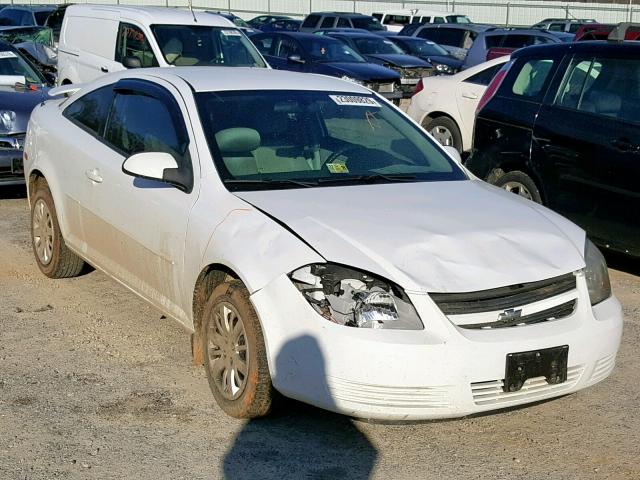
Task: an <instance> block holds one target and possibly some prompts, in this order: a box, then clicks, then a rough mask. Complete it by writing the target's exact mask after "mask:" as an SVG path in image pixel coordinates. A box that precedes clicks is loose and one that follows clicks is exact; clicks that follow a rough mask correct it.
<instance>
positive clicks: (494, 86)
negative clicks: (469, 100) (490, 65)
mask: <svg viewBox="0 0 640 480" xmlns="http://www.w3.org/2000/svg"><path fill="white" fill-rule="evenodd" d="M509 68H511V62H507V63H505V64H504V66H503V67H502V68H501V69H500V70H499V71H498V73H496V75H495V77H493V80H491V83H489V86H488V87H487V89H486V90H485V91H484V95H482V98H481V99H480V102H478V107H477V108H476V115H477V114H478V112H479V111H480V110H482V109H483V108H484V107H485V105H486V104H487V103H489V100H491V99H492V98H493V96H494V95H495V94H496V92H497V91H498V89H499V88H500V85H502V81H503V80H504V77H506V76H507V72H508V71H509Z"/></svg>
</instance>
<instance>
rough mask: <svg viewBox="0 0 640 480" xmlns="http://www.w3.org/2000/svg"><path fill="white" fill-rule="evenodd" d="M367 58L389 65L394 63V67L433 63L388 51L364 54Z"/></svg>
mask: <svg viewBox="0 0 640 480" xmlns="http://www.w3.org/2000/svg"><path fill="white" fill-rule="evenodd" d="M364 57H365V58H366V59H367V60H370V61H373V62H376V63H381V62H382V63H383V64H388V65H393V66H394V67H402V68H412V67H423V68H428V67H430V66H431V64H429V63H427V62H425V61H424V60H422V59H420V58H418V57H414V56H412V55H404V54H401V53H388V54H375V55H364Z"/></svg>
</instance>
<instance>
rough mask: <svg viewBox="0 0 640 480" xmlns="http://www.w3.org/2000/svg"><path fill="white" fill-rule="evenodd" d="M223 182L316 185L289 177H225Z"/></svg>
mask: <svg viewBox="0 0 640 480" xmlns="http://www.w3.org/2000/svg"><path fill="white" fill-rule="evenodd" d="M223 182H224V183H225V184H230V185H297V186H298V187H305V188H310V187H314V186H316V185H317V183H315V182H313V183H312V182H303V181H300V180H292V179H289V178H283V179H273V178H261V179H258V178H254V179H237V178H234V179H227V180H223Z"/></svg>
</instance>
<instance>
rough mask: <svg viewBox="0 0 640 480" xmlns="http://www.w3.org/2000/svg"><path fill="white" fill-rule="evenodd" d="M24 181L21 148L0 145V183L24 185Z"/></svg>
mask: <svg viewBox="0 0 640 480" xmlns="http://www.w3.org/2000/svg"><path fill="white" fill-rule="evenodd" d="M0 140H1V138H0ZM0 145H1V144H0ZM16 146H17V145H16ZM20 147H21V146H20ZM24 183H25V182H24V167H23V165H22V148H2V146H0V185H24Z"/></svg>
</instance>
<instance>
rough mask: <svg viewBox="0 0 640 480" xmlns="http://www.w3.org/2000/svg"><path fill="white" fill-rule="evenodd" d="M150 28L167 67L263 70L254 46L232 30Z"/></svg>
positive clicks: (186, 26)
mask: <svg viewBox="0 0 640 480" xmlns="http://www.w3.org/2000/svg"><path fill="white" fill-rule="evenodd" d="M151 29H152V31H153V34H154V36H155V38H156V41H157V42H158V45H159V46H160V50H162V55H163V56H164V59H165V60H166V62H167V63H168V64H170V65H176V66H192V65H199V66H200V65H204V66H207V65H210V66H217V65H219V66H227V67H229V66H232V67H266V65H265V63H264V61H263V60H262V58H261V57H260V54H259V53H258V51H257V50H256V48H255V46H254V45H253V44H252V43H251V41H249V40H248V39H247V38H246V37H245V36H244V35H243V34H242V33H241V32H240V31H239V30H237V29H235V28H224V27H209V26H204V25H203V26H197V25H153V26H152V27H151Z"/></svg>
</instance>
